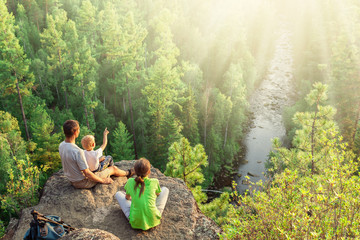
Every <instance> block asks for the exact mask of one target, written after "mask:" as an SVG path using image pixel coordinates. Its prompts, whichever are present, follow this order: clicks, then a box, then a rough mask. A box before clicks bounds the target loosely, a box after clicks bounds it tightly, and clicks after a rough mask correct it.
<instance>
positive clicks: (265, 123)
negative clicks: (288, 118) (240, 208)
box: [235, 30, 293, 193]
mask: <svg viewBox="0 0 360 240" xmlns="http://www.w3.org/2000/svg"><path fill="white" fill-rule="evenodd" d="M275 44H276V45H275V51H274V56H273V59H272V60H271V62H270V65H269V69H268V72H267V74H266V76H265V78H264V79H263V81H262V83H261V84H260V86H259V87H258V88H257V90H256V91H254V93H253V94H252V95H251V98H250V101H249V103H250V110H251V112H252V114H253V120H252V122H251V128H250V130H249V132H248V133H247V136H246V138H245V139H244V142H243V144H244V146H245V154H244V159H242V160H241V164H240V166H239V168H238V176H237V178H236V179H235V180H236V182H237V189H238V191H239V192H240V193H243V192H244V191H245V190H246V189H248V187H249V183H248V180H246V178H245V176H249V177H250V181H251V182H257V181H259V180H263V181H264V180H265V176H264V172H265V171H266V170H265V162H266V160H267V159H268V154H269V152H270V150H271V149H272V141H271V140H272V139H273V138H275V137H277V138H280V139H281V140H282V141H283V142H284V141H286V132H285V127H284V124H283V121H282V112H283V109H284V107H285V106H288V105H289V104H290V101H289V99H290V97H289V96H290V94H291V93H292V92H293V90H292V87H291V79H292V78H293V57H292V46H291V43H290V33H289V32H288V31H286V30H281V31H280V32H279V37H278V39H277V41H276V43H275Z"/></svg>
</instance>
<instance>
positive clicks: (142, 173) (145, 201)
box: [115, 158, 169, 230]
mask: <svg viewBox="0 0 360 240" xmlns="http://www.w3.org/2000/svg"><path fill="white" fill-rule="evenodd" d="M150 167H151V165H150V162H149V161H148V160H147V159H145V158H140V159H139V160H137V161H136V163H135V166H134V168H135V173H136V175H137V177H136V178H130V179H129V180H128V181H127V183H126V184H125V186H124V188H125V191H126V193H124V192H121V191H119V192H117V193H116V194H115V198H116V199H117V201H118V202H119V204H120V207H121V209H122V211H123V212H124V214H125V216H126V218H127V219H128V220H129V222H130V224H131V227H132V228H135V229H142V230H148V229H149V228H152V227H155V226H157V225H159V224H160V219H161V214H162V212H163V211H164V208H165V205H166V201H167V198H168V196H169V189H168V188H166V187H162V188H160V185H159V180H157V179H156V178H149V177H148V176H149V175H150V173H151V170H150Z"/></svg>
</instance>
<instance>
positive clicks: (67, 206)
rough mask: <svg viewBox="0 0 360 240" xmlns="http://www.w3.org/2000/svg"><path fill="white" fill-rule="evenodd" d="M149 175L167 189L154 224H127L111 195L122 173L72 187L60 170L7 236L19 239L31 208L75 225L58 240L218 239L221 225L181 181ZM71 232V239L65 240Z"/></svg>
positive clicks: (121, 182)
mask: <svg viewBox="0 0 360 240" xmlns="http://www.w3.org/2000/svg"><path fill="white" fill-rule="evenodd" d="M134 162H135V161H132V160H129V161H125V160H123V161H121V162H118V163H116V166H117V167H119V168H120V169H123V170H127V169H130V168H131V167H132V166H133V165H134ZM150 177H153V178H157V179H159V182H160V186H166V187H167V188H169V190H170V194H169V199H168V202H167V204H166V207H165V210H164V212H163V216H162V220H161V224H160V225H158V226H156V227H155V228H152V229H150V230H148V231H142V230H134V229H132V228H131V226H130V224H129V222H128V221H127V219H126V217H125V216H124V214H123V212H122V211H121V208H120V206H119V205H118V203H117V201H116V199H115V198H114V195H115V193H116V192H117V191H120V190H122V191H124V185H125V183H126V181H127V179H126V178H125V177H115V178H113V179H114V183H112V184H110V185H105V184H98V185H96V186H95V187H94V188H92V189H75V188H74V187H73V186H72V185H71V184H70V182H69V181H68V180H67V179H66V177H65V176H64V175H63V172H62V170H60V171H59V172H57V173H55V174H54V175H53V176H52V177H50V178H49V179H48V180H47V182H46V184H45V186H44V189H43V194H42V196H41V199H40V202H39V204H38V205H36V206H34V207H31V208H27V209H24V210H23V211H22V215H21V218H20V220H19V223H18V224H17V227H15V231H14V232H15V233H14V235H13V236H12V239H13V240H18V239H22V238H23V236H24V234H25V232H26V230H27V229H28V228H29V223H30V221H31V219H32V216H31V214H30V212H31V210H32V209H35V210H36V211H38V212H40V213H42V214H44V215H57V216H60V217H61V218H62V220H63V221H64V222H65V223H68V224H70V225H71V226H72V227H75V228H77V229H78V230H77V231H75V232H73V233H71V234H72V235H68V236H66V237H63V239H217V238H218V235H217V234H218V233H219V232H220V231H221V229H220V228H219V226H218V225H216V224H215V223H214V222H213V221H212V220H211V219H209V218H208V217H206V216H205V215H204V214H202V213H201V211H200V210H199V208H198V206H197V204H196V202H195V200H194V197H193V195H192V193H191V191H190V190H189V189H188V188H187V187H186V185H185V184H184V182H183V181H182V180H179V179H175V178H171V177H166V176H165V175H164V174H162V173H161V172H160V171H159V170H158V169H156V168H153V167H152V168H151V175H150ZM97 229H100V230H102V231H100V230H97ZM104 231H105V232H104ZM106 232H108V233H106ZM97 234H100V235H97ZM102 234H107V235H106V236H105V235H102ZM71 236H73V238H69V237H71ZM89 236H92V237H89ZM97 236H98V238H95V237H97ZM101 236H102V238H101ZM8 237H9V236H8ZM9 239H11V238H9Z"/></svg>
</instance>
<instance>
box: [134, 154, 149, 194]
mask: <svg viewBox="0 0 360 240" xmlns="http://www.w3.org/2000/svg"><path fill="white" fill-rule="evenodd" d="M150 167H151V165H150V162H149V160H147V159H146V158H140V159H139V160H137V161H136V163H135V166H134V169H135V173H136V175H137V177H136V178H135V182H136V184H135V187H134V189H135V191H136V189H137V187H138V186H139V184H140V185H141V189H140V194H139V197H141V194H143V193H144V190H145V183H144V177H146V176H147V173H148V172H149V170H150Z"/></svg>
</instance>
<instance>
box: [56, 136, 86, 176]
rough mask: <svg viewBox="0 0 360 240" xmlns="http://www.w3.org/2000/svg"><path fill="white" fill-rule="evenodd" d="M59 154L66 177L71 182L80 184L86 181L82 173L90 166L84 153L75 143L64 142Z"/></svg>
mask: <svg viewBox="0 0 360 240" xmlns="http://www.w3.org/2000/svg"><path fill="white" fill-rule="evenodd" d="M59 153H60V157H61V163H62V167H63V169H64V175H65V176H66V177H67V178H68V179H69V180H70V181H71V182H78V181H81V180H83V179H85V176H84V174H83V173H82V172H81V171H82V170H85V169H87V168H89V166H88V165H87V163H86V160H85V155H84V151H83V150H82V149H81V148H79V147H78V146H76V144H74V143H67V142H65V141H63V142H62V143H60V145H59Z"/></svg>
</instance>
